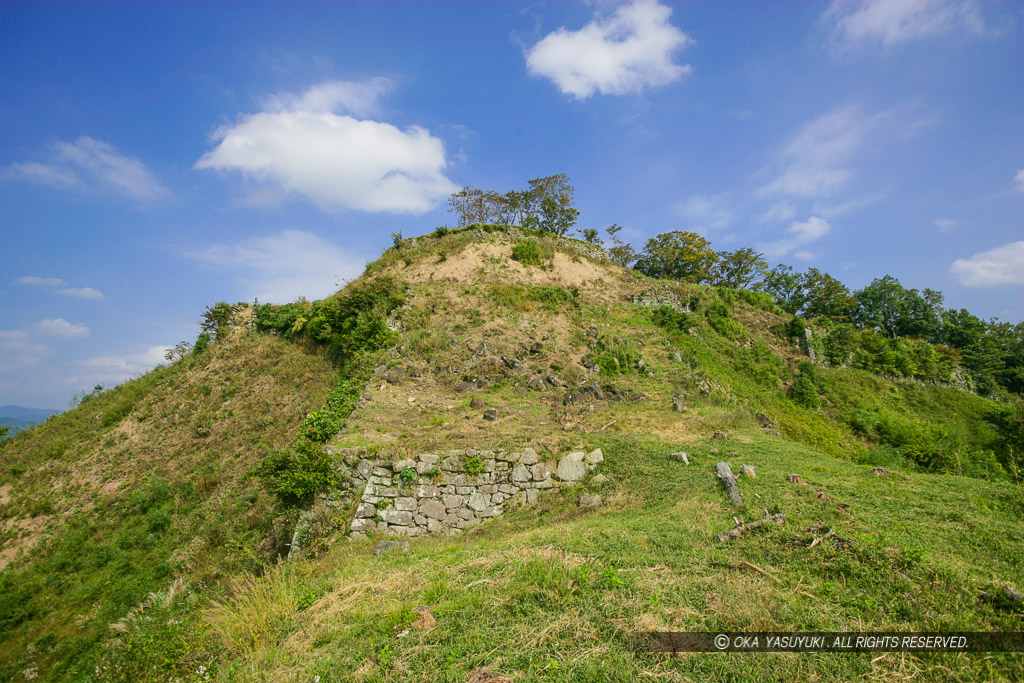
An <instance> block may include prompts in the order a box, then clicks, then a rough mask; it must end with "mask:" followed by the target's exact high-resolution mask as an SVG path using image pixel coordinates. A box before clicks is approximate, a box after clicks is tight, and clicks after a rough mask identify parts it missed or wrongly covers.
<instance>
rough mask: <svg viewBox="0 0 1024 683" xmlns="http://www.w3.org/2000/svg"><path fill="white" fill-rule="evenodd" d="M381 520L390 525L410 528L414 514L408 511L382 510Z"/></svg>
mask: <svg viewBox="0 0 1024 683" xmlns="http://www.w3.org/2000/svg"><path fill="white" fill-rule="evenodd" d="M380 518H381V520H382V521H383V522H385V523H386V524H388V525H392V524H397V525H399V526H409V525H410V524H412V513H411V512H408V511H406V510H382V511H381V513H380Z"/></svg>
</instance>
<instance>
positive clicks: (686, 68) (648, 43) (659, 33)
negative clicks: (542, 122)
mask: <svg viewBox="0 0 1024 683" xmlns="http://www.w3.org/2000/svg"><path fill="white" fill-rule="evenodd" d="M671 15H672V9H671V8H669V7H666V6H664V5H661V4H659V3H658V2H656V1H655V0H634V2H631V3H629V4H625V5H622V6H620V7H618V8H617V9H616V10H615V11H614V12H613V13H612V15H611V16H608V17H603V16H595V17H594V19H593V20H592V21H591V22H590V23H589V24H587V25H586V26H584V27H583V28H581V29H580V30H578V31H569V30H567V29H565V28H564V27H563V28H560V29H558V30H557V31H555V32H553V33H550V34H548V35H547V36H546V37H544V38H543V39H542V40H541V41H540V42H538V43H537V44H536V45H534V46H533V47H532V48H530V49H529V50H527V52H526V66H527V69H528V70H529V72H530V73H531V74H533V75H535V76H544V77H546V78H549V79H551V80H552V81H553V82H554V83H555V85H556V86H557V87H558V89H559V90H561V91H562V92H563V93H566V94H568V95H572V96H573V97H575V98H576V99H578V100H585V99H587V98H588V97H590V96H591V95H593V94H595V93H600V94H602V95H627V94H631V93H638V92H640V91H642V90H643V89H644V88H648V87H654V86H660V85H666V84H668V83H671V82H672V81H675V80H678V79H680V78H682V77H683V76H686V75H688V74H689V73H690V72H691V71H692V70H693V69H692V68H691V67H690V65H688V64H687V65H679V64H676V63H674V62H673V56H674V54H675V53H676V51H677V50H679V49H680V48H682V47H683V46H685V45H686V44H688V43H690V42H692V40H693V39H692V38H690V37H689V36H687V35H686V34H685V33H683V32H682V31H680V30H679V29H678V28H676V27H675V26H673V25H672V24H670V23H669V18H670V17H671Z"/></svg>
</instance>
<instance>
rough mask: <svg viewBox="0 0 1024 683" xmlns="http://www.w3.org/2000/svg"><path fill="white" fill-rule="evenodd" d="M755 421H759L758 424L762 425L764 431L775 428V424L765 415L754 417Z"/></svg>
mask: <svg viewBox="0 0 1024 683" xmlns="http://www.w3.org/2000/svg"><path fill="white" fill-rule="evenodd" d="M754 419H755V420H757V424H758V425H760V426H761V428H762V429H774V428H775V424H774V423H773V422H772V421H771V419H769V417H768V416H767V415H765V414H764V413H758V414H757V415H755V416H754Z"/></svg>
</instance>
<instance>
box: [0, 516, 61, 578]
mask: <svg viewBox="0 0 1024 683" xmlns="http://www.w3.org/2000/svg"><path fill="white" fill-rule="evenodd" d="M51 519H52V517H49V516H47V515H39V516H38V517H27V518H23V519H5V520H4V521H3V533H4V534H7V533H8V532H13V535H14V538H11V539H9V540H8V541H7V542H6V543H4V546H3V549H2V550H0V571H3V570H4V569H6V568H7V565H9V564H10V563H11V562H13V561H14V560H15V559H17V558H18V557H19V556H21V555H23V554H25V553H27V552H28V551H29V550H31V549H32V546H34V545H35V544H36V543H38V542H39V541H40V539H42V537H43V531H44V530H45V529H46V527H47V525H48V524H49V522H50V520H51Z"/></svg>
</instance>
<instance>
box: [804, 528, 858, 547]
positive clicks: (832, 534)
mask: <svg viewBox="0 0 1024 683" xmlns="http://www.w3.org/2000/svg"><path fill="white" fill-rule="evenodd" d="M830 538H831V539H832V542H833V543H834V544H836V545H837V546H842V547H844V548H845V547H849V545H850V539H848V538H843V537H842V536H840V535H839V534H837V533H836V530H835V529H829V530H828V532H827V533H825V535H824V536H817V537H815V539H814V540H813V541H811V544H810V545H809V546H808V547H810V548H813V547H814V546H816V545H819V544H821V543H822V542H823V541H827V540H828V539H830Z"/></svg>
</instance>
